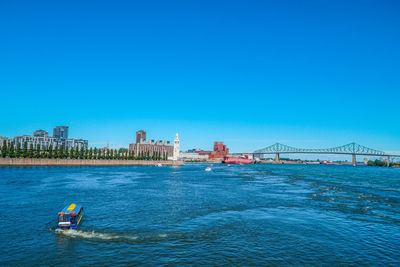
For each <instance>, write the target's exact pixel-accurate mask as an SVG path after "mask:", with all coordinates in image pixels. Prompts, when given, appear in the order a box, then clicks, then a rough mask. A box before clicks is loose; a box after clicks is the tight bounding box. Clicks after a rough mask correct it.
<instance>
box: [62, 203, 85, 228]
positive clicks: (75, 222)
mask: <svg viewBox="0 0 400 267" xmlns="http://www.w3.org/2000/svg"><path fill="white" fill-rule="evenodd" d="M82 216H83V207H82V206H80V205H77V204H74V203H72V204H71V205H69V206H66V207H65V208H64V209H63V210H62V211H61V212H59V213H58V225H57V229H62V230H69V229H76V228H78V226H79V223H80V222H81V220H82Z"/></svg>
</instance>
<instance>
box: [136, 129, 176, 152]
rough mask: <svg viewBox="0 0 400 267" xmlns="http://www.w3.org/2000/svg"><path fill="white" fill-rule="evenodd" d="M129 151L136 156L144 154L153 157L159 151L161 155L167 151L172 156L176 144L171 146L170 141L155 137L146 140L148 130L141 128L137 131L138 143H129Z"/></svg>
mask: <svg viewBox="0 0 400 267" xmlns="http://www.w3.org/2000/svg"><path fill="white" fill-rule="evenodd" d="M129 152H131V153H133V155H134V156H139V155H140V154H142V155H149V156H150V157H152V156H153V154H154V153H155V152H157V153H158V154H159V155H161V156H163V155H164V153H167V155H168V157H172V155H173V152H174V146H171V143H170V142H169V141H164V142H163V141H161V140H157V141H154V140H153V139H150V140H148V141H146V132H145V131H143V130H140V131H137V132H136V143H132V144H129Z"/></svg>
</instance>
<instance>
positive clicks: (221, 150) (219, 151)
mask: <svg viewBox="0 0 400 267" xmlns="http://www.w3.org/2000/svg"><path fill="white" fill-rule="evenodd" d="M197 153H198V154H199V155H208V157H209V159H210V160H212V159H223V158H224V157H226V156H227V155H228V154H229V148H227V147H226V145H224V143H223V142H214V150H213V151H198V152H197Z"/></svg>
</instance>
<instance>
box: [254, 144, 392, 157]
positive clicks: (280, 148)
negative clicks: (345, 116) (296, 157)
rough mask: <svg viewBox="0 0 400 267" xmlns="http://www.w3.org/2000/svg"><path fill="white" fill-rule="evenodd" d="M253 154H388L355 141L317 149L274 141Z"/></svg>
mask: <svg viewBox="0 0 400 267" xmlns="http://www.w3.org/2000/svg"><path fill="white" fill-rule="evenodd" d="M254 153H255V154H276V153H285V154H296V153H300V154H349V155H353V154H355V155H369V156H390V155H388V154H386V153H385V152H384V151H380V150H376V149H372V148H369V147H366V146H363V145H360V144H357V143H350V144H347V145H343V146H338V147H332V148H322V149H320V148H317V149H307V148H296V147H291V146H288V145H284V144H280V143H275V144H273V145H271V146H268V147H265V148H262V149H258V150H256V151H254Z"/></svg>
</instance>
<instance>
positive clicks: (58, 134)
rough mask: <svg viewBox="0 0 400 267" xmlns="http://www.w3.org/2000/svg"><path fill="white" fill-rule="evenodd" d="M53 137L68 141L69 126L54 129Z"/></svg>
mask: <svg viewBox="0 0 400 267" xmlns="http://www.w3.org/2000/svg"><path fill="white" fill-rule="evenodd" d="M53 137H54V138H58V139H68V126H56V128H54V129H53Z"/></svg>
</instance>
